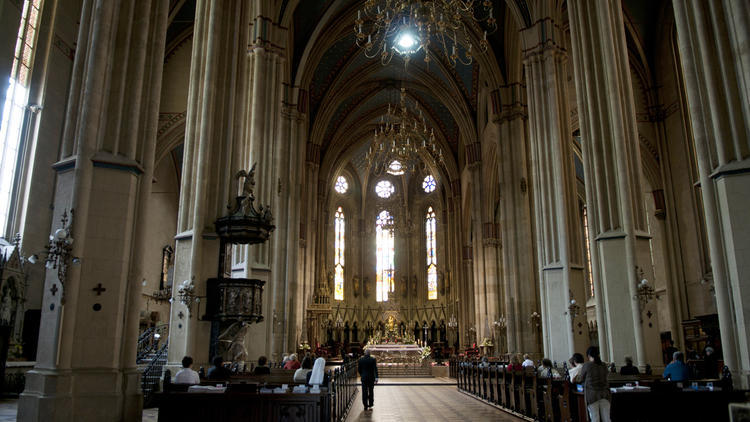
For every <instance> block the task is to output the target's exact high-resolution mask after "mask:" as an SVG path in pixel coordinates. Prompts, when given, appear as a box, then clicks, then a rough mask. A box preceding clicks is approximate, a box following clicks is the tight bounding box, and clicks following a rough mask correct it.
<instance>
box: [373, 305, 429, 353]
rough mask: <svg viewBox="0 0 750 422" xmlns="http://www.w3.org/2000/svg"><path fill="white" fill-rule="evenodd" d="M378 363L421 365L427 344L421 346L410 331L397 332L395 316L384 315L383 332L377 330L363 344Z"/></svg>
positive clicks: (427, 350) (427, 351)
mask: <svg viewBox="0 0 750 422" xmlns="http://www.w3.org/2000/svg"><path fill="white" fill-rule="evenodd" d="M365 350H369V351H370V354H371V355H372V356H373V357H374V358H375V359H377V361H378V364H379V365H380V364H381V363H382V364H389V365H412V366H421V364H422V360H423V359H424V358H425V357H427V356H429V354H430V348H429V346H424V347H421V346H420V345H418V344H417V342H416V341H415V340H414V336H413V335H412V334H410V333H408V332H407V333H403V334H402V333H399V330H398V325H397V323H396V317H395V316H394V315H393V314H391V315H388V316H387V317H386V322H385V325H384V332H382V333H381V332H380V331H377V332H375V334H374V335H373V336H372V338H370V339H369V340H368V342H367V345H366V346H365Z"/></svg>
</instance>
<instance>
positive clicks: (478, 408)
mask: <svg viewBox="0 0 750 422" xmlns="http://www.w3.org/2000/svg"><path fill="white" fill-rule="evenodd" d="M361 394H362V393H361V390H360V392H359V393H358V394H357V397H356V398H355V401H354V405H353V406H352V409H351V410H350V411H349V416H348V417H347V421H348V422H354V421H377V422H392V421H393V422H395V421H429V422H438V421H477V422H479V421H499V422H516V421H522V420H523V419H520V418H517V417H515V416H513V415H510V414H508V413H505V412H503V411H502V410H499V409H496V408H494V407H492V406H490V405H488V404H485V403H482V402H480V401H479V400H476V399H474V398H471V397H469V396H467V395H466V394H463V393H460V392H458V390H457V389H456V386H455V385H381V384H380V383H378V385H376V386H375V406H374V407H373V408H372V410H368V411H365V410H364V407H363V406H362V396H361Z"/></svg>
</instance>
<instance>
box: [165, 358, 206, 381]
mask: <svg viewBox="0 0 750 422" xmlns="http://www.w3.org/2000/svg"><path fill="white" fill-rule="evenodd" d="M192 365H193V358H191V357H190V356H185V357H184V358H182V369H180V370H179V371H178V372H177V375H175V376H174V380H173V381H172V382H173V383H174V384H190V385H194V384H200V383H201V378H200V377H199V376H198V373H197V372H195V371H193V370H192V369H191V368H190V367H191V366H192Z"/></svg>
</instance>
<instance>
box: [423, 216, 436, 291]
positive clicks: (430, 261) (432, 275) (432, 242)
mask: <svg viewBox="0 0 750 422" xmlns="http://www.w3.org/2000/svg"><path fill="white" fill-rule="evenodd" d="M424 227H425V239H426V241H427V299H428V300H434V299H437V298H438V293H437V288H438V277H437V246H436V244H437V240H436V239H435V238H436V234H435V233H436V228H437V224H436V220H435V211H434V210H433V209H432V207H430V208H428V209H427V215H426V216H425V220H424Z"/></svg>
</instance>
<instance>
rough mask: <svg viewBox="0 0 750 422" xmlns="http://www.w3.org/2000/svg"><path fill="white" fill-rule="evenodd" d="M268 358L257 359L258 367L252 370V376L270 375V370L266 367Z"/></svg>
mask: <svg viewBox="0 0 750 422" xmlns="http://www.w3.org/2000/svg"><path fill="white" fill-rule="evenodd" d="M267 363H268V358H267V357H265V356H261V357H259V358H258V366H256V367H255V369H253V375H268V374H270V373H271V368H269V367H268V365H267Z"/></svg>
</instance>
